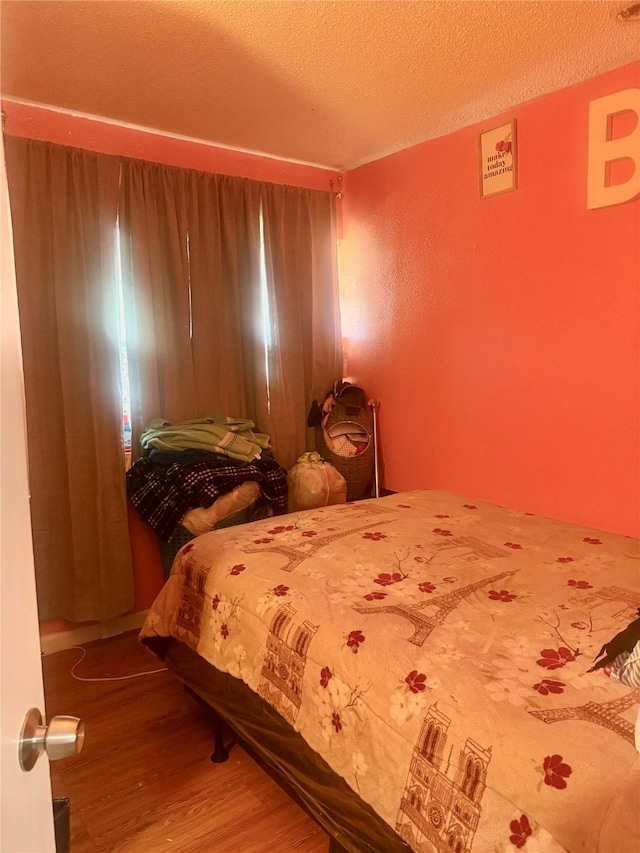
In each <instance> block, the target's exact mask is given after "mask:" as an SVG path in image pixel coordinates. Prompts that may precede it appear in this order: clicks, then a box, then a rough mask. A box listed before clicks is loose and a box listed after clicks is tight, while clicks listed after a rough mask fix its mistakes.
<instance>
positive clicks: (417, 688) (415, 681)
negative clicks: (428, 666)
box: [405, 669, 427, 693]
mask: <svg viewBox="0 0 640 853" xmlns="http://www.w3.org/2000/svg"><path fill="white" fill-rule="evenodd" d="M405 681H406V682H407V684H408V685H409V690H410V691H411V692H412V693H422V691H423V690H426V689H427V676H426V675H425V674H424V673H423V672H418V670H417V669H413V670H411V672H410V673H409V675H408V676H407V677H406V678H405Z"/></svg>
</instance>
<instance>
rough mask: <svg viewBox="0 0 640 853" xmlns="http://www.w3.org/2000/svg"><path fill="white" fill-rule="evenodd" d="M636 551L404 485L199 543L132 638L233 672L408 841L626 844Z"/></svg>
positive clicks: (633, 792)
mask: <svg viewBox="0 0 640 853" xmlns="http://www.w3.org/2000/svg"><path fill="white" fill-rule="evenodd" d="M639 568H640V563H639V562H638V543H637V541H635V540H633V539H630V538H627V537H624V536H620V535H614V534H608V533H602V532H595V531H592V530H588V529H585V528H580V527H577V526H575V525H569V524H565V523H562V522H558V521H552V520H549V519H545V518H540V517H536V516H533V515H531V514H528V513H521V512H515V511H511V510H507V509H504V508H500V507H496V506H492V505H489V504H484V503H479V502H477V501H474V502H471V501H467V500H465V499H464V498H459V497H456V496H453V495H449V494H446V493H442V492H433V491H414V492H406V493H403V494H398V495H392V496H389V497H386V498H382V499H377V500H370V501H361V502H359V503H351V504H342V505H338V506H333V507H327V508H324V509H320V510H310V511H306V512H301V513H297V514H292V515H287V516H280V517H279V518H278V519H268V520H265V521H260V522H256V523H253V524H251V525H245V526H244V527H238V528H231V529H229V530H226V531H217V532H213V533H209V534H206V535H204V536H201V537H198V538H197V539H195V540H194V541H193V542H191V543H189V544H188V545H186V546H185V547H184V548H183V549H182V550H181V552H180V553H179V554H178V556H177V558H176V562H175V564H174V567H173V570H172V574H171V576H170V578H169V580H168V581H167V583H166V585H165V587H164V588H163V590H162V592H161V593H160V595H159V597H158V599H157V600H156V602H155V603H154V605H153V607H152V609H151V610H150V612H149V615H148V618H147V621H146V623H145V625H144V627H143V630H142V636H143V637H153V636H173V637H175V638H176V639H178V640H179V641H181V642H183V643H185V644H186V645H188V646H189V647H191V648H192V649H194V650H195V651H197V653H198V654H199V655H200V656H201V657H203V658H205V659H206V660H207V661H208V662H210V663H211V664H213V665H214V666H215V667H216V668H218V669H219V670H222V671H224V672H227V673H230V674H231V675H233V676H235V677H237V678H239V679H242V681H244V682H245V683H246V684H247V685H248V686H249V687H250V688H251V689H252V690H254V691H255V692H256V693H258V694H259V695H260V696H262V697H263V698H264V699H265V700H266V701H267V702H268V703H269V704H270V705H271V706H272V707H273V708H275V709H276V710H277V711H278V712H279V713H280V714H281V715H282V716H283V717H284V718H285V719H286V720H287V721H288V722H289V723H290V724H291V725H292V726H293V727H294V729H296V730H297V731H299V732H300V734H301V735H302V737H303V738H304V739H305V741H306V742H307V743H308V744H309V745H310V746H311V747H312V749H314V750H315V751H316V752H318V753H320V754H321V755H322V756H323V757H324V759H325V760H326V761H327V762H328V764H329V765H330V766H331V768H332V769H333V770H334V771H335V772H336V773H338V774H339V775H340V776H341V777H343V778H344V779H345V780H346V781H347V783H348V784H349V785H350V786H351V787H352V788H353V789H354V790H355V791H356V792H357V793H358V794H359V796H360V797H361V798H362V799H363V800H364V801H366V802H367V803H369V804H370V805H371V806H372V807H373V809H374V810H375V811H376V812H377V813H378V814H379V815H380V816H381V817H382V818H383V820H385V821H386V822H387V823H388V824H389V825H391V826H392V827H393V828H394V829H395V831H396V832H397V833H398V834H399V835H400V836H401V838H403V839H404V840H405V841H406V842H407V843H408V844H409V845H410V847H411V848H412V849H413V850H415V851H417V852H418V853H423V851H445V850H453V851H455V853H463V851H464V853H468V851H473V853H485V852H486V853H489V851H491V853H495V851H514V850H519V849H520V850H525V851H527V853H532V851H544V853H562V851H569V853H579V851H581V852H582V851H583V852H584V853H596V851H610V853H624V851H631V850H635V849H640V818H639V811H638V796H639V794H640V786H639V781H640V756H639V755H638V753H637V752H636V749H635V747H634V722H635V719H636V715H637V712H638V703H639V701H640V691H638V690H633V689H630V688H628V687H625V686H623V685H621V684H619V683H616V682H615V681H613V680H611V679H609V678H607V677H606V675H605V674H603V673H602V672H595V673H587V669H588V668H589V667H590V665H591V663H592V661H593V659H594V657H595V656H596V655H597V653H598V651H599V649H600V647H601V646H602V645H603V644H604V643H605V642H607V641H608V640H609V639H610V638H611V637H612V636H613V635H614V634H616V633H617V632H618V631H619V630H621V628H624V627H625V625H626V624H628V622H630V621H631V620H632V619H633V618H635V616H636V611H637V608H638V607H639V606H640V590H639V584H638V579H639Z"/></svg>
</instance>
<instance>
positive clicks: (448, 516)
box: [433, 514, 451, 518]
mask: <svg viewBox="0 0 640 853" xmlns="http://www.w3.org/2000/svg"><path fill="white" fill-rule="evenodd" d="M433 517H434V518H451V516H450V515H442V514H440V515H434V516H433Z"/></svg>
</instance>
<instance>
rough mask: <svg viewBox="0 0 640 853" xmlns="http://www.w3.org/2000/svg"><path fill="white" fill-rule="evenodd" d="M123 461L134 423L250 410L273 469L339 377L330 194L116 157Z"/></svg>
mask: <svg viewBox="0 0 640 853" xmlns="http://www.w3.org/2000/svg"><path fill="white" fill-rule="evenodd" d="M119 221H120V235H121V251H122V260H123V280H124V288H125V313H126V318H127V345H128V355H129V365H130V381H131V401H132V402H131V404H132V424H133V430H132V444H133V451H134V452H133V458H135V456H136V455H137V453H136V450H137V448H138V438H139V435H140V431H141V430H142V429H143V428H144V426H145V424H146V423H147V422H148V421H149V420H150V419H151V418H154V417H163V418H165V419H166V420H169V421H175V420H185V419H189V418H196V417H207V416H210V415H214V414H223V415H229V416H232V417H244V418H250V419H251V420H253V421H254V423H256V425H257V427H258V429H259V430H260V431H261V432H266V433H268V434H269V435H270V436H271V439H272V447H273V451H274V455H275V456H276V458H277V459H278V461H279V462H280V464H281V465H283V466H284V467H289V466H291V465H292V464H293V463H294V462H295V460H296V458H297V457H298V456H299V455H300V454H301V453H303V452H304V451H305V450H308V449H310V448H312V447H313V436H312V433H311V432H310V431H308V430H307V428H306V418H307V412H308V409H309V406H310V403H311V401H312V400H313V399H314V398H316V397H318V398H319V397H322V396H324V393H325V392H326V390H327V389H328V388H329V387H330V385H331V383H332V382H333V380H334V379H336V378H340V377H341V368H342V358H341V343H340V331H339V316H338V308H337V295H336V286H335V284H336V283H335V245H336V243H335V229H334V202H333V196H332V194H330V193H328V192H327V193H323V192H318V191H310V190H304V189H297V188H294V187H284V186H278V185H273V184H265V183H259V182H255V181H249V180H246V179H243V178H235V177H228V176H220V175H211V174H206V173H201V172H195V171H189V170H180V169H175V168H173V167H168V166H158V165H156V164H150V163H146V162H142V161H124V162H123V171H122V187H121V202H120V209H119Z"/></svg>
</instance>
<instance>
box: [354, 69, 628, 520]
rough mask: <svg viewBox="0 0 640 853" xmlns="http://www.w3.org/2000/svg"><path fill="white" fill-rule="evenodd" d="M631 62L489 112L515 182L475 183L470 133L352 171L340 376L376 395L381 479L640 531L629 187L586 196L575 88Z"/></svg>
mask: <svg viewBox="0 0 640 853" xmlns="http://www.w3.org/2000/svg"><path fill="white" fill-rule="evenodd" d="M638 85H640V63H634V64H633V65H631V66H628V67H626V68H622V69H618V70H617V71H614V72H612V73H609V74H606V75H603V76H601V77H598V78H595V79H592V80H590V81H588V82H585V83H583V84H581V85H578V86H575V87H572V88H570V89H566V90H562V91H559V92H555V93H553V94H551V95H549V96H546V97H544V98H541V99H539V100H536V101H533V102H531V103H528V104H525V105H523V106H521V107H518V108H516V109H514V110H512V111H509V112H508V113H505V114H504V118H511V117H515V118H516V119H517V122H518V128H517V133H518V157H519V163H518V183H519V186H518V189H517V191H515V192H511V193H507V194H504V195H501V196H496V197H494V198H489V199H485V200H481V199H480V198H479V190H478V153H477V146H478V132H479V131H480V130H482V129H485V128H489V127H492V126H494V125H496V124H498V123H499V121H500V118H497V119H492V120H490V121H488V122H486V123H483V124H482V125H477V126H473V127H468V128H465V129H463V130H460V131H458V132H456V133H453V134H451V135H449V136H446V137H442V138H439V139H434V140H432V141H429V142H426V143H423V144H421V145H418V146H416V147H414V148H411V149H408V150H406V151H403V152H401V153H398V154H395V155H392V156H390V157H386V158H384V159H382V160H378V161H376V162H374V163H371V164H368V165H366V166H363V167H361V168H359V169H356V170H354V171H352V172H349V173H348V174H347V176H346V179H345V197H344V201H343V202H342V204H343V235H342V241H341V244H340V248H339V277H340V289H341V309H342V322H343V333H344V337H345V350H346V353H347V359H348V362H347V364H348V370H347V372H348V374H349V376H350V378H352V379H354V380H355V381H358V382H360V383H361V384H362V385H363V386H364V387H365V389H366V391H367V393H368V394H370V395H372V396H374V397H377V398H379V399H380V401H381V406H380V414H379V430H380V445H381V448H382V453H383V457H384V471H385V473H384V485H385V486H386V487H387V488H390V489H393V490H404V489H411V488H422V487H424V488H440V489H445V490H448V491H451V492H453V493H457V494H461V495H465V496H468V497H470V498H477V499H486V500H489V501H493V502H495V503H499V504H503V505H507V506H511V507H514V508H518V509H522V510H526V511H531V512H534V513H539V514H543V515H548V516H552V517H556V518H560V519H564V520H567V521H573V522H578V523H583V524H587V525H590V526H593V527H596V528H602V529H607V530H612V531H617V532H621V533H626V534H636V535H637V534H638V533H640V500H639V484H640V459H639V449H640V435H639V423H640V414H639V399H638V397H639V389H640V381H639V380H640V368H639V365H640V346H639V320H640V304H639V292H640V286H639V284H640V200H639V199H636V200H634V201H632V202H630V203H628V204H625V205H620V206H617V207H610V208H603V209H599V210H587V208H586V186H587V184H586V180H587V127H588V125H587V122H588V105H589V101H590V100H591V99H593V98H597V97H601V96H603V95H606V94H610V93H612V92H616V91H619V90H621V89H625V88H628V87H636V86H638Z"/></svg>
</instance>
